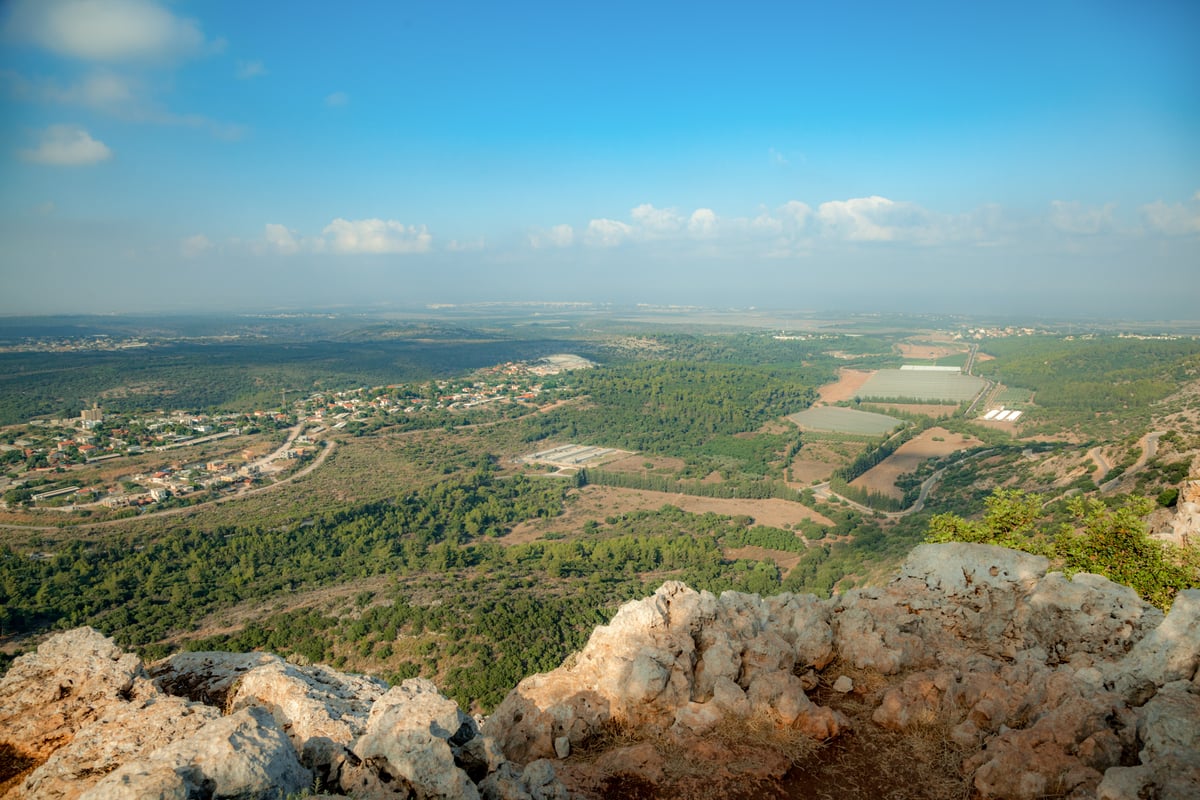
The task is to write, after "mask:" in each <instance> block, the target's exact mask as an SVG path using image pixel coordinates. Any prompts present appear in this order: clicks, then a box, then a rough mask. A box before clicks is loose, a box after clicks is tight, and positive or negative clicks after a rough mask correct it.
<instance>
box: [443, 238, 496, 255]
mask: <svg viewBox="0 0 1200 800" xmlns="http://www.w3.org/2000/svg"><path fill="white" fill-rule="evenodd" d="M486 246H487V242H485V241H484V240H483V239H468V240H466V241H462V242H460V241H459V240H458V239H451V240H450V241H448V242H446V250H448V251H449V252H451V253H478V252H479V251H480V250H483V249H484V248H485V247H486Z"/></svg>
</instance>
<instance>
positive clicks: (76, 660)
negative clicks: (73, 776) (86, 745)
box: [0, 628, 156, 760]
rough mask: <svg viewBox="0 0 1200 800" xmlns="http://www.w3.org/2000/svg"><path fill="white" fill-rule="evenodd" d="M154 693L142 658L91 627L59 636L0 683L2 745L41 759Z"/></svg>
mask: <svg viewBox="0 0 1200 800" xmlns="http://www.w3.org/2000/svg"><path fill="white" fill-rule="evenodd" d="M155 693H156V691H155V689H154V687H153V686H152V685H151V683H150V681H149V679H148V677H147V675H146V672H145V670H144V669H143V668H142V662H141V659H139V658H138V657H137V656H136V655H135V654H133V653H124V652H122V651H121V649H120V648H118V647H117V646H116V645H115V644H113V641H112V639H110V638H108V637H107V636H104V635H103V634H101V633H99V632H98V631H95V630H93V629H91V628H76V629H74V630H70V631H66V632H64V633H60V634H56V635H54V636H52V637H50V638H49V639H47V640H46V641H45V642H43V643H42V644H41V645H40V646H39V647H38V649H37V651H36V652H33V653H28V654H26V655H24V656H21V657H20V658H18V659H16V660H15V661H14V662H13V663H12V665H11V666H10V667H9V669H8V672H7V673H5V675H4V678H3V680H0V742H7V743H9V744H11V745H12V746H13V747H15V748H16V749H17V750H19V751H21V752H24V753H27V754H29V755H30V756H32V757H35V758H37V759H38V760H41V759H43V758H46V757H48V756H50V755H51V754H52V753H53V752H54V751H55V750H57V749H58V748H59V747H61V746H62V745H64V744H66V743H67V742H70V741H71V739H72V738H74V736H75V734H76V733H77V732H78V731H79V730H80V729H81V728H83V727H84V726H86V725H88V724H90V723H91V722H93V721H94V720H96V719H97V718H99V717H101V716H102V715H104V713H105V712H106V710H107V709H109V708H110V707H111V706H114V705H124V704H126V703H128V702H130V701H131V700H134V699H135V698H136V699H138V700H143V699H146V698H148V697H150V696H152V695H153V694H155Z"/></svg>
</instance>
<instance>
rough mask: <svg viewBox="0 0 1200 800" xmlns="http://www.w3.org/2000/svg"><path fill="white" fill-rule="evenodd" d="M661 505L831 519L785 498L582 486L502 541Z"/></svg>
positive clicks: (767, 521)
mask: <svg viewBox="0 0 1200 800" xmlns="http://www.w3.org/2000/svg"><path fill="white" fill-rule="evenodd" d="M664 505H673V506H677V507H679V508H682V509H683V510H684V511H687V512H690V513H692V514H706V513H708V512H710V511H711V512H712V513H714V514H724V515H727V516H731V517H736V516H739V515H743V514H744V515H746V516H749V517H752V518H753V519H754V521H755V522H758V523H760V524H762V525H769V526H771V527H775V528H782V527H784V526H785V525H795V524H796V523H798V522H800V521H801V520H804V519H811V520H813V521H814V522H816V523H817V524H819V525H832V524H833V522H832V520H830V519H828V518H827V517H825V516H824V515H823V514H818V513H817V512H816V511H813V510H812V509H811V508H808V507H807V506H802V505H800V504H799V503H793V502H791V501H788V500H774V499H769V500H726V499H723V498H718V497H693V496H691V495H683V494H668V493H666V492H649V491H645V490H642V489H618V488H615V487H612V486H585V487H583V488H582V489H579V490H576V491H572V492H571V494H570V496H569V497H568V500H567V508H566V510H565V511H563V513H562V514H560V515H558V516H557V517H554V518H553V519H535V520H528V521H526V522H522V523H521V524H519V525H517V526H515V527H514V528H513V529H512V531H511V532H510V533H508V535H506V536H504V537H502V538H501V539H500V540H499V541H500V543H501V544H508V545H512V544H524V543H526V542H532V541H536V540H537V539H540V538H541V537H542V536H543V535H544V534H547V533H550V532H552V531H553V532H557V533H563V534H572V533H578V532H579V531H580V530H582V529H583V524H584V523H585V522H587V521H589V520H603V519H604V518H605V517H609V516H620V515H621V514H627V513H629V512H632V511H643V510H654V509H658V508H662V507H663V506H664Z"/></svg>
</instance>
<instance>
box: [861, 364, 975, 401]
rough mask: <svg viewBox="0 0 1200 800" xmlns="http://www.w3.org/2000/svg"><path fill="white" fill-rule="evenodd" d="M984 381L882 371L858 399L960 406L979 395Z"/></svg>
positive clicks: (946, 374) (948, 374)
mask: <svg viewBox="0 0 1200 800" xmlns="http://www.w3.org/2000/svg"><path fill="white" fill-rule="evenodd" d="M984 385H985V382H984V380H983V379H982V378H976V377H974V376H973V375H962V374H959V373H956V372H926V371H923V370H901V369H881V370H879V371H878V372H876V373H875V374H874V375H872V376H871V378H870V379H869V380H868V381H867V382H866V383H865V384H863V386H862V388H861V389H860V390H859V393H858V396H859V397H862V398H863V399H864V400H865V399H867V398H871V397H878V398H882V399H890V398H905V399H909V398H911V399H913V400H921V401H936V400H941V401H947V402H952V403H961V402H963V401H964V400H970V399H971V398H972V397H974V396H975V395H977V394H979V390H980V389H982V388H983V387H984Z"/></svg>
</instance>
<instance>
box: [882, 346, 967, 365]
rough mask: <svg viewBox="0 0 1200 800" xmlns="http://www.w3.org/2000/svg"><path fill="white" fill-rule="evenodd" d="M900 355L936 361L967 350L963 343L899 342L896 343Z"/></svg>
mask: <svg viewBox="0 0 1200 800" xmlns="http://www.w3.org/2000/svg"><path fill="white" fill-rule="evenodd" d="M896 349H897V350H899V351H900V355H902V356H904V357H905V358H912V359H918V360H921V361H936V360H938V359H942V358H948V357H950V356H958V355H962V354H963V353H965V352H967V348H966V346H965V345H954V344H936V343H934V342H901V343H899V344H897V345H896Z"/></svg>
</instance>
